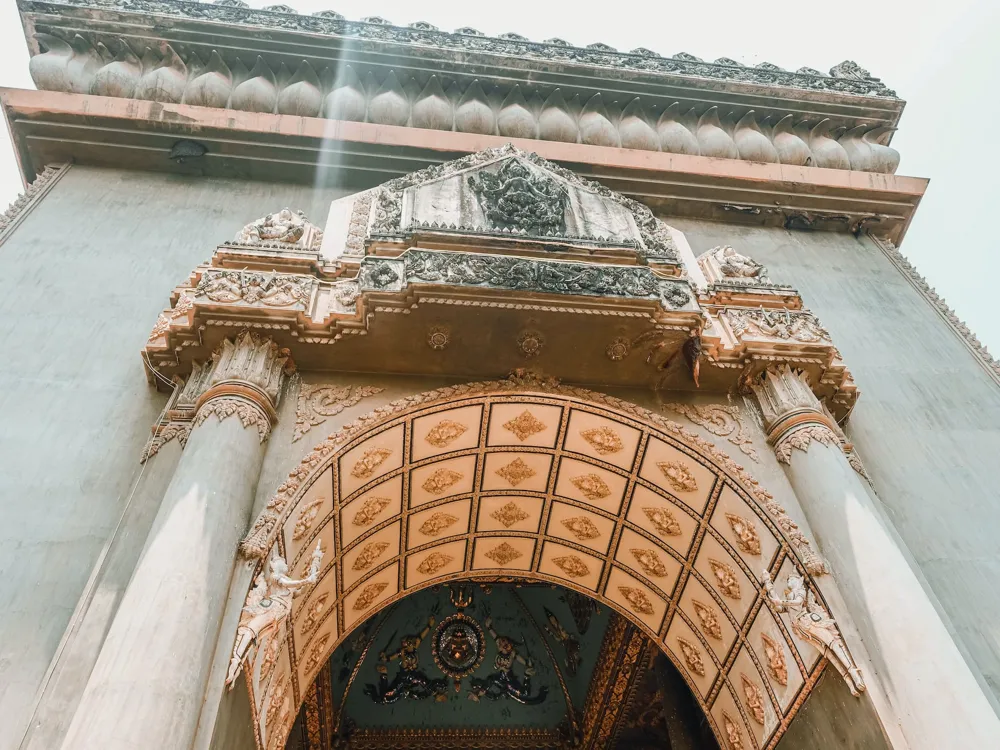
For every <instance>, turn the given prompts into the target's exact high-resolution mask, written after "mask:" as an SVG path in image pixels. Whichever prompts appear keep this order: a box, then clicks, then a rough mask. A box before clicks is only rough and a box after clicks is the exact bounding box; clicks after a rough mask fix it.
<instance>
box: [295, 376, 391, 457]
mask: <svg viewBox="0 0 1000 750" xmlns="http://www.w3.org/2000/svg"><path fill="white" fill-rule="evenodd" d="M384 390H385V388H376V387H374V386H367V385H345V386H335V385H307V384H305V383H303V384H302V385H301V386H300V388H299V398H298V401H297V402H296V404H295V431H294V433H293V434H292V442H293V443H295V442H298V441H299V440H301V439H302V436H303V435H305V434H306V433H307V432H309V430H311V429H312V428H313V427H315V426H317V425H320V424H322V423H323V422H324V420H326V419H327V418H328V417H334V416H336V415H337V414H340V412H342V411H344V409H347V408H350V407H352V406H356V405H357V404H359V403H360V402H361V401H362V400H363V399H366V398H368V397H369V396H374V395H375V394H377V393H381V392H382V391H384Z"/></svg>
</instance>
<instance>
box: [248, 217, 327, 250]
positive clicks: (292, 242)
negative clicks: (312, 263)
mask: <svg viewBox="0 0 1000 750" xmlns="http://www.w3.org/2000/svg"><path fill="white" fill-rule="evenodd" d="M322 242H323V232H322V231H321V230H320V229H319V228H318V227H317V226H315V225H314V224H312V223H310V221H309V219H307V218H306V215H305V214H304V213H302V212H301V211H292V210H291V209H290V208H283V209H281V210H280V211H277V212H275V213H273V214H268V215H267V216H262V217H261V218H259V219H257V220H256V221H251V222H250V223H249V224H247V225H246V226H245V227H243V229H241V230H240V231H239V232H238V233H237V234H236V237H235V238H234V239H233V244H234V245H241V246H248V247H264V248H269V249H273V250H286V251H296V250H298V251H302V250H306V251H315V250H319V248H320V245H321V244H322Z"/></svg>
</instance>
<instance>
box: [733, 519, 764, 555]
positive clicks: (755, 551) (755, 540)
mask: <svg viewBox="0 0 1000 750" xmlns="http://www.w3.org/2000/svg"><path fill="white" fill-rule="evenodd" d="M726 520H727V521H729V526H730V528H731V529H732V530H733V533H734V534H736V546H737V547H739V548H740V549H741V550H743V551H744V552H746V553H747V554H748V555H760V535H759V534H758V533H757V529H756V528H754V525H753V522H752V521H750V520H749V519H746V518H744V517H743V516H738V515H736V514H735V513H726Z"/></svg>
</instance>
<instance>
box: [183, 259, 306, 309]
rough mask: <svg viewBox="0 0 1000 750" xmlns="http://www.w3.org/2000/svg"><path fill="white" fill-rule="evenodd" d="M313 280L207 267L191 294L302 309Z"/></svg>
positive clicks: (215, 298)
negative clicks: (193, 292)
mask: <svg viewBox="0 0 1000 750" xmlns="http://www.w3.org/2000/svg"><path fill="white" fill-rule="evenodd" d="M316 283H317V282H316V279H315V278H313V277H310V276H297V275H292V274H284V273H261V272H258V271H243V270H240V271H228V270H219V269H208V270H206V271H205V272H204V273H203V274H202V276H201V280H200V281H199V282H198V286H197V287H196V288H195V294H196V295H197V296H199V297H206V298H207V299H209V300H211V301H212V302H229V303H232V302H243V303H245V304H247V305H258V304H259V305H265V306H267V307H293V306H294V307H297V308H299V309H303V310H304V309H305V308H306V307H307V306H308V304H309V301H310V297H311V296H312V292H313V289H315V287H316ZM175 311H176V308H175Z"/></svg>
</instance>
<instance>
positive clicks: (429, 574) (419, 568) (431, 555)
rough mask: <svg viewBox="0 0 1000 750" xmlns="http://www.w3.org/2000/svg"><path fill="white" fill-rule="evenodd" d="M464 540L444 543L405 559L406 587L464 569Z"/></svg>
mask: <svg viewBox="0 0 1000 750" xmlns="http://www.w3.org/2000/svg"><path fill="white" fill-rule="evenodd" d="M467 544H468V542H467V541H466V540H465V539H456V540H455V541H453V542H445V543H444V544H439V545H437V546H435V547H431V548H430V549H425V550H421V551H420V552H414V553H412V554H410V555H408V556H407V558H406V579H405V581H406V587H407V588H409V587H410V586H416V585H417V584H420V583H423V582H425V581H429V580H431V579H433V578H440V577H441V576H446V575H449V574H451V573H458V572H461V571H462V570H463V569H464V568H465V547H466V545H467Z"/></svg>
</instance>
